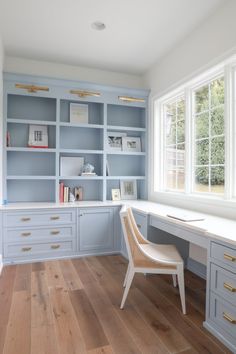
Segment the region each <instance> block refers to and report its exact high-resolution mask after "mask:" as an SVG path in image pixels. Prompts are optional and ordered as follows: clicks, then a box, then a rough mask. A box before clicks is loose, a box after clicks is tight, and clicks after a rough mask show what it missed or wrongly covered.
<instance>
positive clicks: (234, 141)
mask: <svg viewBox="0 0 236 354" xmlns="http://www.w3.org/2000/svg"><path fill="white" fill-rule="evenodd" d="M221 75H222V76H224V84H225V98H226V99H225V103H224V112H225V193H224V195H223V196H222V195H217V194H213V193H199V192H193V190H194V189H193V187H194V185H193V183H194V176H193V174H194V169H193V165H194V149H189V148H187V149H186V155H185V190H184V192H182V191H177V190H175V191H165V190H164V170H163V169H164V153H163V150H164V138H165V136H164V120H163V119H162V118H161V119H160V117H163V112H162V109H163V108H162V107H163V104H164V103H165V102H167V101H168V100H171V98H173V99H174V98H175V97H178V96H181V95H183V93H184V96H185V104H186V109H185V114H186V116H185V144H186V146H187V147H190V146H191V144H190V142H191V141H194V137H195V132H194V121H193V119H192V117H193V108H194V107H193V106H192V102H193V99H192V97H193V92H194V90H196V88H198V87H201V86H203V85H204V84H206V83H208V82H209V81H212V80H214V78H218V77H219V76H221ZM235 95H236V57H233V58H230V59H228V60H227V61H225V62H223V63H221V64H219V65H217V66H215V67H213V68H211V69H209V70H207V71H205V72H204V73H203V74H201V75H198V76H197V77H195V78H193V79H192V80H191V81H188V82H186V83H184V84H182V85H181V86H179V87H177V88H176V89H175V90H171V91H170V92H169V93H167V94H164V95H159V96H154V97H153V98H152V100H151V107H150V111H151V112H150V113H151V122H150V128H151V129H150V136H149V137H150V145H149V171H150V175H149V180H150V183H149V199H150V200H153V201H159V202H164V203H169V202H170V200H171V201H172V202H173V203H172V204H177V205H180V206H181V202H182V201H183V202H184V203H183V204H185V205H186V206H187V205H189V206H190V205H191V204H192V205H194V204H196V201H198V202H199V203H200V204H201V203H202V204H203V205H205V206H206V207H207V206H209V205H211V206H212V202H213V201H214V204H215V205H216V206H220V207H221V206H222V207H234V208H235V207H236V123H235V120H236V97H235ZM188 117H191V119H189V118H188ZM233 117H235V119H233ZM192 145H195V144H192ZM234 181H235V182H234ZM200 204H199V205H200ZM203 210H204V208H203ZM208 211H209V210H208Z"/></svg>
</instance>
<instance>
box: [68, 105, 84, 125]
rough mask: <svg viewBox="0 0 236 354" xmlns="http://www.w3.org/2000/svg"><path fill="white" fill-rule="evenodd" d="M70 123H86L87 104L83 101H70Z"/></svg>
mask: <svg viewBox="0 0 236 354" xmlns="http://www.w3.org/2000/svg"><path fill="white" fill-rule="evenodd" d="M70 123H73V124H88V105H87V104H85V103H70Z"/></svg>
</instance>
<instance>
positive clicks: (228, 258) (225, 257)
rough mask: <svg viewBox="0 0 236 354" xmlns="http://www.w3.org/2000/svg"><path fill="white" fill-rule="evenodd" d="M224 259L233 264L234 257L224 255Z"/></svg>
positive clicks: (235, 258) (235, 259)
mask: <svg viewBox="0 0 236 354" xmlns="http://www.w3.org/2000/svg"><path fill="white" fill-rule="evenodd" d="M224 259H227V260H228V261H231V262H235V261H236V257H234V256H231V255H230V254H227V253H224Z"/></svg>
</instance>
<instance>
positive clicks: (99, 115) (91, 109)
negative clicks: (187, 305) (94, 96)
mask: <svg viewBox="0 0 236 354" xmlns="http://www.w3.org/2000/svg"><path fill="white" fill-rule="evenodd" d="M71 103H79V104H87V105H88V123H89V124H103V111H104V108H103V104H102V103H93V102H84V101H82V102H80V101H67V100H61V116H60V121H61V122H64V123H69V122H70V104H71Z"/></svg>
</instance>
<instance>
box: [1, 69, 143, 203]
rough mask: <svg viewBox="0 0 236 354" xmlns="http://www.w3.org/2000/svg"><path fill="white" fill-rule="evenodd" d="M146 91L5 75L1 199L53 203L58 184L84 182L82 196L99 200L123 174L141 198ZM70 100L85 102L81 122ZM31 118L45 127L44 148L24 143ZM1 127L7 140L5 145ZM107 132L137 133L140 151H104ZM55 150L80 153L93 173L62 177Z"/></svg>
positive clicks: (106, 197) (108, 196) (107, 197)
mask: <svg viewBox="0 0 236 354" xmlns="http://www.w3.org/2000/svg"><path fill="white" fill-rule="evenodd" d="M19 84H20V87H19ZM32 86H33V89H32ZM35 87H36V88H35ZM42 88H43V90H42ZM78 91H79V94H78ZM81 92H82V93H81ZM148 93H149V92H148V91H147V90H137V89H127V88H116V87H107V86H102V85H97V84H90V83H84V82H75V81H64V80H56V79H47V78H40V77H32V76H28V75H15V74H5V75H4V137H3V141H4V171H3V172H4V181H3V183H4V200H5V201H6V202H7V203H12V202H58V201H59V183H60V182H64V184H65V185H66V186H68V187H71V188H73V187H75V186H81V187H83V199H84V200H99V201H105V200H110V199H111V189H112V188H119V187H120V180H122V179H123V180H124V179H135V180H137V192H138V198H140V199H144V198H146V194H147V104H148ZM94 94H96V95H94ZM121 96H122V97H125V98H123V99H122V97H121ZM127 97H128V98H127ZM130 98H131V99H130ZM73 102H74V103H86V104H87V105H88V117H89V118H88V123H86V124H82V123H81V124H73V123H71V122H70V103H73ZM31 124H38V125H47V129H48V148H36V149H34V148H30V147H28V136H29V126H30V125H31ZM7 132H8V133H9V136H10V146H7V143H6V135H7ZM109 132H118V133H119V132H120V133H126V134H127V136H130V137H140V139H141V152H130V151H129V152H125V151H113V150H111V149H110V148H109V146H108V143H107V134H108V133H109ZM62 156H82V157H84V159H85V162H86V163H91V164H92V165H94V166H95V172H96V174H97V175H96V176H94V177H87V176H86V177H84V176H70V177H68V176H61V175H60V157H62ZM107 166H108V170H109V175H107Z"/></svg>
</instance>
